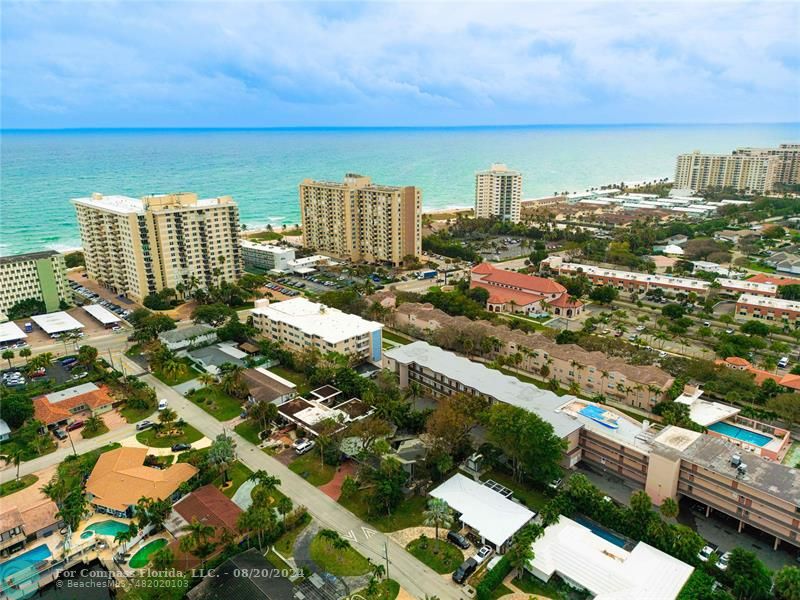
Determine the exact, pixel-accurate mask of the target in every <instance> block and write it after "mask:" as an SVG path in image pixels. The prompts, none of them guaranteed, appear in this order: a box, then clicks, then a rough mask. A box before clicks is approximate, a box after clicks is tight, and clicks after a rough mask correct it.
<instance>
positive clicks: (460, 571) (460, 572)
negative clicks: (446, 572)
mask: <svg viewBox="0 0 800 600" xmlns="http://www.w3.org/2000/svg"><path fill="white" fill-rule="evenodd" d="M477 568H478V563H477V562H475V559H474V558H468V559H467V560H465V561H464V562H463V563H461V565H460V566H459V567H458V568H457V569H456V570H455V572H454V573H453V581H455V582H456V583H458V584H463V583H464V582H466V581H467V579H469V576H470V575H472V574H473V573H474V572H475V569H477Z"/></svg>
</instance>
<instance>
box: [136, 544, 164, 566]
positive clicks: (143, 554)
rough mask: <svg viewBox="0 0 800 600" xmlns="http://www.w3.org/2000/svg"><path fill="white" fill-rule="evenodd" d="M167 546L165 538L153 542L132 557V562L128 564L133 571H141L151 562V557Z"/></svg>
mask: <svg viewBox="0 0 800 600" xmlns="http://www.w3.org/2000/svg"><path fill="white" fill-rule="evenodd" d="M166 545H167V540H165V539H164V538H159V539H157V540H153V541H152V542H149V543H148V544H146V545H145V546H142V548H140V549H139V551H138V552H137V553H136V554H134V555H133V556H132V557H131V560H130V562H129V563H128V564H129V565H130V566H131V568H132V569H141V568H142V567H146V566H147V563H149V562H150V555H151V554H153V552H155V551H156V550H159V549H161V548H163V547H164V546H166Z"/></svg>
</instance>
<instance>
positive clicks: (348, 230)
mask: <svg viewBox="0 0 800 600" xmlns="http://www.w3.org/2000/svg"><path fill="white" fill-rule="evenodd" d="M300 212H301V214H302V219H303V240H304V245H305V246H306V247H308V248H313V249H314V250H316V251H318V252H322V253H324V254H330V255H332V256H335V257H338V258H344V259H348V260H352V261H357V262H358V261H364V262H370V263H388V264H391V265H394V266H398V265H400V264H402V262H403V258H404V257H406V256H409V255H410V256H419V255H420V254H421V253H422V218H421V214H422V191H421V190H420V189H419V188H416V187H413V186H403V187H397V186H390V185H377V184H373V183H372V182H371V180H370V178H369V177H364V176H363V175H356V174H353V173H348V174H347V175H345V178H344V181H343V182H341V183H340V182H338V181H336V182H334V181H314V180H312V179H305V180H304V181H303V182H302V183H301V184H300Z"/></svg>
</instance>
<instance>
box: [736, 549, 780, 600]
mask: <svg viewBox="0 0 800 600" xmlns="http://www.w3.org/2000/svg"><path fill="white" fill-rule="evenodd" d="M726 575H727V577H728V579H729V580H730V582H731V590H732V591H733V595H734V596H735V597H736V598H737V600H768V598H770V596H771V594H770V588H771V587H772V578H771V577H770V572H769V569H767V567H765V566H764V563H762V562H761V561H760V560H758V558H757V557H756V555H755V553H754V552H749V551H748V550H743V549H742V548H734V549H733V550H731V554H730V558H729V559H728V569H727V570H726Z"/></svg>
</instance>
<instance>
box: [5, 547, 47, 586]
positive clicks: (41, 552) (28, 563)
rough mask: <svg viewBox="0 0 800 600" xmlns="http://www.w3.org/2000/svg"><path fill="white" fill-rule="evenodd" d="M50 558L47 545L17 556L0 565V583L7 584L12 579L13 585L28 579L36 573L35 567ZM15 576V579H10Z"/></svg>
mask: <svg viewBox="0 0 800 600" xmlns="http://www.w3.org/2000/svg"><path fill="white" fill-rule="evenodd" d="M51 556H52V554H51V552H50V548H48V547H47V544H42V545H41V546H36V548H33V549H32V550H28V551H27V552H23V553H22V554H17V555H15V556H14V558H12V559H10V560H8V561H7V562H4V563H3V564H1V565H0V581H2V582H4V583H5V582H7V580H8V579H9V578H12V579H13V580H14V582H15V583H19V582H22V581H25V580H27V579H28V578H30V576H31V575H32V574H34V573H35V572H36V570H35V568H34V567H36V565H37V564H38V563H40V562H42V561H43V560H47V559H48V558H50V557H51ZM13 575H17V577H12V576H13Z"/></svg>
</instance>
